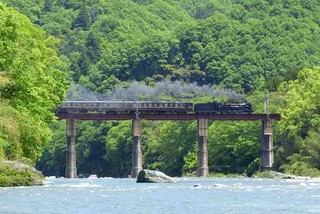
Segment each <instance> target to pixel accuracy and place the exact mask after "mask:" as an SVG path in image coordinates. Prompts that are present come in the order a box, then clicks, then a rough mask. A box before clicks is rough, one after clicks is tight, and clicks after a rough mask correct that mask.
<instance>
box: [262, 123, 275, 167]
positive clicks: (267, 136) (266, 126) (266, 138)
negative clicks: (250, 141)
mask: <svg viewBox="0 0 320 214" xmlns="http://www.w3.org/2000/svg"><path fill="white" fill-rule="evenodd" d="M273 162H274V152H273V134H272V121H271V120H270V119H264V120H263V121H262V156H261V171H266V170H268V169H271V168H272V165H273Z"/></svg>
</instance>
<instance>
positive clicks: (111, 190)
mask: <svg viewBox="0 0 320 214" xmlns="http://www.w3.org/2000/svg"><path fill="white" fill-rule="evenodd" d="M176 180H177V182H175V183H161V184H160V183H159V184H146V183H136V182H135V180H134V179H129V178H128V179H111V178H99V179H46V184H45V185H44V186H37V187H13V188H0V213H1V214H3V213H8V214H38V213H39V214H47V213H57V214H59V213H68V214H69V213H70V214H71V213H76V214H82V213H86V214H87V213H94V214H100V213H121V214H122V213H124V214H127V213H128V214H129V213H132V214H144V213H146V214H159V213H165V214H170V213H175V214H177V213H201V214H202V213H203V214H207V213H223V214H224V213H237V214H238V213H277V214H278V213H288V214H289V213H290V214H291V213H299V214H301V213H320V180H313V179H309V180H280V179H279V180H278V179H251V178H228V179H227V178H177V179H176Z"/></svg>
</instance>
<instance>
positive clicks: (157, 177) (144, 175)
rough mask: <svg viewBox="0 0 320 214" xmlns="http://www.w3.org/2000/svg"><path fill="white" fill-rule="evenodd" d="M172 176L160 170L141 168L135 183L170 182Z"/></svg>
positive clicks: (172, 180)
mask: <svg viewBox="0 0 320 214" xmlns="http://www.w3.org/2000/svg"><path fill="white" fill-rule="evenodd" d="M172 182H175V180H174V179H173V178H171V177H170V176H168V175H166V174H164V173H163V172H160V171H154V170H147V169H143V170H141V171H140V172H139V174H138V177H137V183H172Z"/></svg>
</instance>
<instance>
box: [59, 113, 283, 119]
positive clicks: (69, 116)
mask: <svg viewBox="0 0 320 214" xmlns="http://www.w3.org/2000/svg"><path fill="white" fill-rule="evenodd" d="M57 116H58V118H59V119H75V120H133V119H142V120H197V119H209V120H265V119H271V120H280V119H281V116H280V114H269V115H267V114H139V115H138V117H137V116H136V115H135V114H101V113H96V114H93V113H57Z"/></svg>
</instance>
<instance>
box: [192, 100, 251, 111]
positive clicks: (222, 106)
mask: <svg viewBox="0 0 320 214" xmlns="http://www.w3.org/2000/svg"><path fill="white" fill-rule="evenodd" d="M194 112H195V113H198V114H204V113H206V114H208V113H209V114H251V113H252V105H251V103H247V102H244V103H223V102H209V103H198V104H195V105H194Z"/></svg>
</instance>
